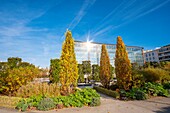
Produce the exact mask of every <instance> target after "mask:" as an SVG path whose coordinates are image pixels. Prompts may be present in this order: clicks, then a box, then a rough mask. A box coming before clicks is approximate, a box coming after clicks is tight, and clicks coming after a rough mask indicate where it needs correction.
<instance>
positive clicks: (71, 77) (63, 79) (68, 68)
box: [60, 31, 78, 94]
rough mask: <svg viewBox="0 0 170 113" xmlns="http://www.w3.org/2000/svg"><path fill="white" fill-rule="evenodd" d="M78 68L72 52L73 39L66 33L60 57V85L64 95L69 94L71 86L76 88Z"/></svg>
mask: <svg viewBox="0 0 170 113" xmlns="http://www.w3.org/2000/svg"><path fill="white" fill-rule="evenodd" d="M77 79H78V66H77V61H76V56H75V52H74V39H73V38H72V34H71V31H67V32H66V39H65V41H64V43H63V46H62V53H61V57H60V83H61V89H62V91H63V93H64V94H69V93H70V91H71V86H77Z"/></svg>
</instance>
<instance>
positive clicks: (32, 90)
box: [16, 83, 60, 97]
mask: <svg viewBox="0 0 170 113" xmlns="http://www.w3.org/2000/svg"><path fill="white" fill-rule="evenodd" d="M33 95H34V96H38V95H45V96H46V97H54V96H59V95H60V89H59V86H58V85H57V84H47V83H29V84H27V85H25V86H22V87H20V88H19V90H18V91H17V92H16V96H18V97H30V96H33Z"/></svg>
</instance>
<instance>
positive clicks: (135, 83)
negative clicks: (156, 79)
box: [132, 69, 145, 88]
mask: <svg viewBox="0 0 170 113" xmlns="http://www.w3.org/2000/svg"><path fill="white" fill-rule="evenodd" d="M144 83H145V78H144V76H143V74H141V72H140V71H139V70H136V69H132V87H133V88H140V87H142V86H143V85H144Z"/></svg>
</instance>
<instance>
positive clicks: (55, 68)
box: [49, 59, 60, 83]
mask: <svg viewBox="0 0 170 113" xmlns="http://www.w3.org/2000/svg"><path fill="white" fill-rule="evenodd" d="M49 73H50V81H51V82H52V83H58V82H59V78H60V77H59V74H60V59H51V60H50V72H49Z"/></svg>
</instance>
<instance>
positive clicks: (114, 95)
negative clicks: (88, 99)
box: [94, 86, 120, 98]
mask: <svg viewBox="0 0 170 113" xmlns="http://www.w3.org/2000/svg"><path fill="white" fill-rule="evenodd" d="M94 89H95V90H96V91H98V92H100V93H103V94H106V95H108V96H111V97H113V98H119V97H120V95H119V93H118V92H117V91H112V90H108V89H105V88H102V87H97V86H95V87H94Z"/></svg>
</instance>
